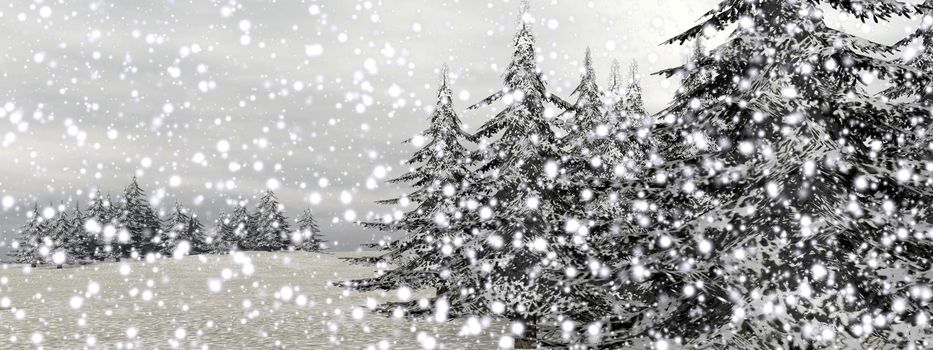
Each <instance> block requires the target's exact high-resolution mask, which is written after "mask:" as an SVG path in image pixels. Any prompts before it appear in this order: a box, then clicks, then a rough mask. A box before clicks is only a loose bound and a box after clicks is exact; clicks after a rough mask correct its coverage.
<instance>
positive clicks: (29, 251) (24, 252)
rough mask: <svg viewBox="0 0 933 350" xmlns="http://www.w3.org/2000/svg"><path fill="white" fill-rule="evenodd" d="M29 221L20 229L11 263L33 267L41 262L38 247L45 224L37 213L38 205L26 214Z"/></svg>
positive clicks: (41, 242) (34, 205) (41, 240)
mask: <svg viewBox="0 0 933 350" xmlns="http://www.w3.org/2000/svg"><path fill="white" fill-rule="evenodd" d="M26 217H27V218H28V219H29V221H28V222H27V223H26V225H24V226H23V227H22V228H21V229H20V237H19V239H18V240H17V241H16V246H14V247H13V252H12V257H13V261H14V262H16V263H19V264H30V265H32V266H33V267H35V266H36V264H39V263H41V262H42V257H41V256H40V254H39V247H40V246H41V245H42V244H43V239H42V237H43V235H44V234H43V232H45V230H46V226H47V223H46V221H45V220H44V218H43V217H42V214H40V213H39V204H33V208H32V211H31V212H29V213H27V214H26Z"/></svg>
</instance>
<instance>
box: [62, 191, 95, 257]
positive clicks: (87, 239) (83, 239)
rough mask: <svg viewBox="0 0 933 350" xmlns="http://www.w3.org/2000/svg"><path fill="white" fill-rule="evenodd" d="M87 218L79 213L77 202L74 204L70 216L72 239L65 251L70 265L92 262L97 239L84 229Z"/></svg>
mask: <svg viewBox="0 0 933 350" xmlns="http://www.w3.org/2000/svg"><path fill="white" fill-rule="evenodd" d="M87 218H88V216H87V214H85V213H84V212H82V211H81V206H80V204H79V203H78V202H76V203H75V209H74V212H73V213H72V214H71V220H72V221H71V233H70V234H69V236H70V237H72V238H71V239H70V240H69V242H68V244H67V246H66V248H65V250H66V252H67V253H68V256H69V257H70V258H71V259H72V260H71V263H77V262H80V261H87V260H94V259H95V257H94V252H95V251H96V250H97V239H96V237H95V236H94V234H92V233H90V232H88V231H87V230H86V229H85V221H86V220H87Z"/></svg>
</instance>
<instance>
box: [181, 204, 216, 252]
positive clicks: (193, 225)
mask: <svg viewBox="0 0 933 350" xmlns="http://www.w3.org/2000/svg"><path fill="white" fill-rule="evenodd" d="M187 229H188V230H187V231H185V234H184V235H183V236H182V238H183V239H185V240H187V241H189V242H191V251H192V254H202V253H207V252H209V251H210V242H209V241H208V239H207V235H206V232H205V231H204V225H203V224H201V220H198V214H192V215H191V216H190V217H189V218H188V226H187Z"/></svg>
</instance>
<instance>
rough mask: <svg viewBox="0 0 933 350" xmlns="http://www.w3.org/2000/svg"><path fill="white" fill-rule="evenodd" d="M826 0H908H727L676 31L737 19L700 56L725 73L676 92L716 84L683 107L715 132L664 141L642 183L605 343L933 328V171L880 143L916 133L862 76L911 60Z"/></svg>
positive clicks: (899, 71)
mask: <svg viewBox="0 0 933 350" xmlns="http://www.w3.org/2000/svg"><path fill="white" fill-rule="evenodd" d="M819 3H824V4H827V5H829V6H831V7H833V8H836V9H837V10H840V11H843V12H845V13H847V14H849V15H852V16H854V17H856V18H858V19H861V20H886V19H888V18H890V17H891V16H893V15H898V14H906V13H907V11H908V10H907V9H906V8H905V7H904V6H903V5H902V4H899V3H897V2H895V1H887V0H879V1H842V0H839V1H833V0H828V1H786V0H754V1H746V0H727V1H723V2H721V3H720V4H719V6H718V7H717V8H715V9H713V10H712V11H710V12H709V13H707V14H706V15H705V16H704V18H703V20H702V21H701V23H699V24H698V25H696V26H695V27H693V28H691V29H689V30H687V31H686V32H684V33H683V34H681V35H678V36H677V37H675V38H674V39H672V40H671V42H680V43H683V42H685V41H687V40H692V39H695V38H697V37H698V36H700V35H701V34H702V33H704V32H706V31H709V30H710V29H715V30H725V29H726V28H730V26H731V25H732V24H736V23H737V24H738V26H737V28H736V29H735V30H734V31H733V32H732V34H731V37H730V38H729V40H727V41H726V43H725V44H723V45H721V46H719V47H717V48H715V49H714V50H713V53H712V54H711V56H712V57H716V59H714V60H705V61H704V62H701V63H700V67H698V69H701V70H702V69H706V70H708V71H710V72H715V74H714V76H713V77H712V78H711V79H710V80H709V81H708V82H702V83H698V84H697V86H695V87H692V88H688V90H687V91H683V92H682V93H681V98H679V99H677V100H675V101H674V102H673V103H672V105H671V107H670V110H682V109H684V108H685V106H688V105H689V104H690V103H691V101H694V100H707V99H706V98H707V97H715V98H713V99H709V100H708V101H710V102H709V103H708V105H706V106H705V107H704V108H702V109H698V110H696V111H695V112H693V113H694V115H695V116H694V117H693V118H692V120H690V124H687V125H683V127H685V128H690V132H689V133H686V134H693V133H694V132H700V133H703V134H705V135H709V136H710V137H711V138H712V139H713V140H715V143H714V144H712V145H711V146H710V147H709V148H708V149H707V150H705V151H702V152H699V153H697V154H695V155H692V154H681V155H679V158H676V157H668V158H667V159H666V162H665V163H664V164H663V165H660V166H659V167H658V169H657V170H656V172H655V174H654V175H655V176H652V177H651V179H654V180H655V181H654V182H652V183H648V184H646V185H647V186H648V188H647V189H637V190H635V191H636V192H638V194H639V195H641V196H643V197H644V199H642V200H641V203H642V204H641V205H640V207H641V208H642V210H643V211H644V212H646V214H645V215H644V218H645V224H646V225H647V226H648V227H650V228H651V231H650V232H649V233H648V234H645V235H641V236H640V238H641V241H640V243H639V246H638V248H637V249H635V250H634V253H635V254H634V255H635V256H634V257H633V258H631V259H629V260H627V261H622V262H620V266H621V267H622V268H621V270H620V273H619V274H618V276H619V279H618V280H617V281H616V283H614V285H613V289H614V290H615V291H616V292H622V293H625V294H626V295H627V296H629V297H631V298H632V301H630V302H629V303H628V304H627V305H626V307H625V308H619V310H617V311H616V316H617V317H618V320H617V322H615V323H613V325H614V327H613V329H612V330H611V331H610V333H609V334H610V335H611V337H615V340H614V341H608V342H607V344H604V345H606V346H616V347H621V346H643V345H646V343H658V344H659V345H660V344H664V345H667V344H671V345H672V346H673V345H674V343H679V346H684V347H689V348H715V347H724V346H737V347H742V348H746V349H765V348H767V349H772V348H816V347H820V348H822V347H830V348H867V347H871V348H916V347H925V346H928V344H927V343H926V342H928V340H929V338H930V336H931V331H930V328H929V327H928V326H926V325H925V323H926V321H925V320H926V319H927V317H928V316H926V315H928V314H929V313H930V312H931V309H930V304H929V303H928V301H924V300H922V297H918V294H916V291H918V290H924V289H925V290H928V288H929V287H928V286H929V285H930V283H931V276H933V275H931V270H930V267H929V266H930V257H929V254H928V253H923V252H929V251H931V248H933V241H931V240H930V238H929V237H928V233H926V232H927V230H926V229H925V227H929V223H928V219H926V217H928V215H927V214H926V212H927V211H928V210H929V209H928V206H927V205H925V204H924V203H928V202H929V200H930V199H931V198H930V197H929V190H928V189H927V188H925V186H924V185H922V183H921V178H925V177H926V175H923V176H922V177H921V176H920V175H917V174H921V172H922V171H921V170H919V169H916V168H911V167H909V166H907V167H905V166H904V165H905V164H912V163H911V162H910V161H907V162H905V160H906V159H898V158H894V157H889V156H888V154H889V153H888V152H885V150H886V149H888V148H896V147H898V143H899V141H895V142H889V143H885V142H883V141H886V140H899V139H906V140H910V139H911V138H912V137H913V136H912V135H911V134H910V133H909V132H907V130H909V123H910V120H909V119H910V118H903V114H902V113H900V111H899V110H898V108H895V106H892V105H890V104H887V103H885V102H884V101H883V100H882V99H878V98H873V97H872V96H869V95H868V94H867V93H866V92H865V88H864V85H862V81H863V80H864V79H865V77H866V74H872V75H877V76H879V77H881V78H894V77H898V76H903V75H905V74H907V73H908V72H909V69H907V68H905V67H903V66H901V65H899V64H896V63H892V62H890V61H886V60H883V59H881V58H880V57H883V55H885V54H886V53H888V52H889V51H890V48H889V47H887V46H884V45H879V44H875V43H872V42H870V41H867V40H865V39H862V38H858V37H855V36H852V35H850V34H848V33H844V32H841V31H839V30H836V29H833V28H830V27H828V26H827V25H826V24H825V23H824V21H823V10H822V9H821V8H820V7H819V6H818V5H819ZM684 69H685V68H684V67H680V68H677V69H674V70H669V71H665V72H664V74H668V75H671V74H675V73H676V72H677V71H682V70H684ZM668 129H669V131H670V132H676V133H679V132H680V131H679V130H676V129H677V128H676V126H675V127H671V128H668ZM672 139H676V138H672ZM653 208H657V210H656V211H655V209H653ZM921 294H922V293H921Z"/></svg>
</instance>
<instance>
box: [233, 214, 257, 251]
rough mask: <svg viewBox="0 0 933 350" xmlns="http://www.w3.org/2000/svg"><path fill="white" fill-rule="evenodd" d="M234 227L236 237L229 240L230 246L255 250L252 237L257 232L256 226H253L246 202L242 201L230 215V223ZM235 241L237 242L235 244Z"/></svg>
mask: <svg viewBox="0 0 933 350" xmlns="http://www.w3.org/2000/svg"><path fill="white" fill-rule="evenodd" d="M229 225H231V227H232V228H233V234H234V238H233V239H231V240H228V241H229V242H230V245H229V247H230V248H231V249H234V250H255V249H257V248H256V247H254V246H253V245H252V239H251V237H252V236H253V235H254V234H255V232H256V228H255V227H254V226H253V222H252V220H251V215H250V213H249V209H247V208H246V204H245V203H241V204H240V205H238V206H237V207H236V209H234V210H233V214H231V215H230V223H229ZM234 243H235V244H234Z"/></svg>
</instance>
